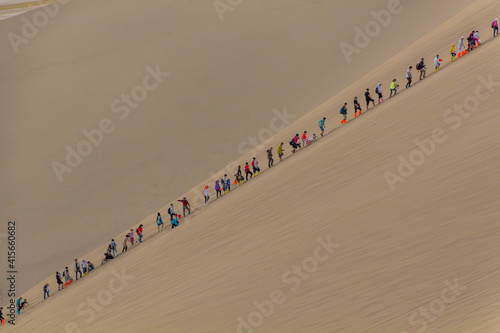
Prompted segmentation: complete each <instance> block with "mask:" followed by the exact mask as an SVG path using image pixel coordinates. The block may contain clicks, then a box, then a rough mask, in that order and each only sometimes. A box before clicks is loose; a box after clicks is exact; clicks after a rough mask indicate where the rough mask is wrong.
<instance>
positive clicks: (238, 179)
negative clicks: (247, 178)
mask: <svg viewBox="0 0 500 333" xmlns="http://www.w3.org/2000/svg"><path fill="white" fill-rule="evenodd" d="M234 176H235V177H236V180H235V184H238V185H239V184H240V183H241V182H242V181H243V179H244V178H243V174H242V173H241V165H238V171H236V173H235V175H234Z"/></svg>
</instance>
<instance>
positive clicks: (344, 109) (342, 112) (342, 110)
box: [340, 103, 347, 124]
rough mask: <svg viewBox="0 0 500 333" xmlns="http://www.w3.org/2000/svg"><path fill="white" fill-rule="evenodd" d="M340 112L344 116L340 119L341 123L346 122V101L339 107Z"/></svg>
mask: <svg viewBox="0 0 500 333" xmlns="http://www.w3.org/2000/svg"><path fill="white" fill-rule="evenodd" d="M340 114H341V115H343V116H344V119H343V120H342V121H340V123H341V124H345V123H347V103H344V106H343V107H342V108H340Z"/></svg>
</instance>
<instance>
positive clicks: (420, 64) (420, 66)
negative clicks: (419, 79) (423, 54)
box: [416, 62, 422, 71]
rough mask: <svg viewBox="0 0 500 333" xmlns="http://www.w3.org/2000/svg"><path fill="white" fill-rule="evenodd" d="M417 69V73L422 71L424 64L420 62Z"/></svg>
mask: <svg viewBox="0 0 500 333" xmlns="http://www.w3.org/2000/svg"><path fill="white" fill-rule="evenodd" d="M416 68H417V71H419V70H421V69H422V63H421V62H419V63H418V64H417V66H416Z"/></svg>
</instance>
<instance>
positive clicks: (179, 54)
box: [0, 0, 469, 291]
mask: <svg viewBox="0 0 500 333" xmlns="http://www.w3.org/2000/svg"><path fill="white" fill-rule="evenodd" d="M233 3H234V2H233ZM468 3H469V1H465V0H459V1H454V2H453V5H449V4H448V3H447V2H440V3H438V4H436V3H435V2H434V1H430V0H427V1H418V2H410V3H403V4H402V5H401V6H402V9H403V10H402V11H401V13H399V14H397V15H394V17H392V21H391V23H390V25H389V26H388V27H387V28H384V30H383V32H382V33H381V34H380V35H378V36H376V37H374V38H373V40H372V42H371V43H369V45H368V46H367V47H366V48H365V49H363V51H362V52H361V53H360V54H356V55H354V56H353V59H352V62H351V63H350V64H347V63H346V61H345V59H344V56H343V55H342V52H341V50H340V48H339V44H340V43H341V42H346V43H352V40H353V38H354V36H355V33H354V30H353V28H354V27H356V26H360V27H364V25H365V24H366V23H367V22H369V21H373V20H374V18H373V17H372V16H371V14H370V10H375V11H380V10H384V9H387V6H388V2H386V1H382V0H380V1H378V0H377V1H371V2H370V6H369V7H367V6H366V2H364V1H349V2H334V1H286V0H274V1H268V0H266V1H263V0H259V1H249V2H248V1H246V2H244V3H242V4H241V5H239V6H236V7H234V8H232V9H233V10H232V11H229V12H226V13H225V14H224V16H223V18H224V20H223V21H221V20H220V18H219V16H218V14H217V12H216V10H215V9H214V6H213V4H212V2H210V1H201V0H198V1H190V2H187V3H186V2H184V1H159V0H155V1H153V0H150V1H142V2H140V3H138V2H136V1H128V0H120V1H106V2H102V1H95V0H87V1H72V2H70V3H69V4H64V5H62V4H61V5H60V7H59V9H58V11H59V12H58V13H56V14H53V15H51V16H53V17H49V19H48V20H47V22H46V23H45V24H44V21H43V15H42V16H40V15H41V14H37V15H39V16H36V17H37V18H38V19H40V17H42V19H41V20H42V21H41V23H40V24H41V25H43V26H42V27H40V28H39V29H35V31H34V32H33V31H32V32H31V33H30V34H29V36H25V37H23V36H24V35H23V34H22V31H23V27H24V26H25V25H26V24H27V23H26V22H31V24H33V22H34V21H33V18H34V17H35V13H39V12H40V11H33V12H29V13H26V14H24V15H20V16H18V17H15V18H12V19H9V20H5V21H2V22H1V23H0V30H1V34H2V35H4V36H6V37H7V36H9V34H10V33H12V34H16V35H17V36H21V37H22V38H25V40H23V42H22V43H20V42H19V39H16V41H17V42H18V44H16V47H15V48H13V47H12V45H11V43H10V42H9V39H8V38H5V39H4V47H3V48H2V49H1V51H0V52H1V55H2V56H1V57H0V64H1V66H2V80H1V87H0V88H1V89H0V91H1V98H0V100H1V103H2V104H1V105H2V109H3V110H4V112H2V115H1V119H0V121H1V123H2V124H3V126H2V129H3V130H2V140H1V145H0V156H2V161H3V168H2V173H1V178H0V183H1V185H2V189H3V190H2V196H1V202H2V204H1V209H0V212H1V216H2V220H4V221H7V220H10V219H13V220H17V221H18V223H19V230H18V237H19V241H20V243H21V244H23V246H20V247H19V249H18V258H19V263H20V275H19V281H18V283H19V284H18V288H19V289H20V291H24V290H26V289H27V288H28V287H31V286H33V285H34V284H35V283H37V282H38V281H39V280H40V277H41V276H48V275H50V274H53V272H54V271H55V270H57V269H60V267H61V264H62V263H64V262H71V260H72V259H73V258H74V257H81V256H82V255H83V254H84V253H87V252H89V251H92V250H93V249H95V248H96V247H98V246H101V244H104V243H105V242H106V241H108V240H109V238H111V237H112V236H113V235H117V234H119V233H120V232H122V231H123V230H126V229H128V228H129V227H130V226H131V225H132V224H135V223H137V221H139V220H141V219H143V218H144V216H147V215H148V214H152V213H154V212H156V211H157V210H158V208H159V207H162V206H163V205H165V204H166V203H168V202H169V201H171V200H172V199H173V198H175V197H177V196H179V195H181V194H182V193H184V192H186V191H188V190H189V189H190V188H192V187H193V186H195V185H196V184H198V183H200V182H201V181H203V179H205V178H206V177H208V176H209V175H210V172H211V171H214V172H215V171H216V170H219V169H220V168H222V167H224V166H226V165H227V164H228V163H229V162H230V161H231V160H233V159H235V158H238V157H239V156H240V155H241V154H242V153H244V152H246V151H247V150H248V149H250V148H251V147H252V145H255V144H259V143H261V140H262V139H266V138H267V137H268V136H266V133H264V132H263V134H261V135H260V136H259V133H260V132H261V130H262V129H266V128H269V127H270V124H271V122H272V121H275V124H276V125H275V128H281V127H283V126H284V125H287V124H288V122H290V121H292V120H296V119H298V118H299V117H300V116H302V115H305V114H306V113H307V112H308V111H310V110H311V109H313V108H314V107H316V106H317V105H318V104H319V103H321V102H322V101H325V100H327V99H328V98H330V97H331V96H332V95H334V94H335V93H336V92H339V91H341V90H342V89H344V88H345V87H346V86H348V85H349V84H350V83H352V82H354V81H355V80H357V79H358V78H359V77H360V75H362V74H364V73H368V72H370V71H371V70H372V69H373V68H377V66H378V64H380V63H383V62H384V61H385V60H386V59H388V58H390V57H391V56H392V55H394V54H396V53H398V52H399V51H401V50H403V49H405V48H406V47H407V46H408V45H409V44H411V43H412V42H413V41H414V40H416V39H418V38H420V37H422V36H423V35H425V33H426V32H429V31H431V30H433V29H434V28H435V27H436V26H437V25H438V24H440V23H441V22H442V20H443V16H444V17H449V16H451V15H452V14H454V13H456V12H458V11H459V10H460V9H462V8H464V6H465V5H466V4H468ZM54 8H55V7H54ZM54 8H53V9H52V10H53V12H56V10H55V9H54ZM346 13H349V15H345V14H346ZM424 17H425V20H424V19H423V18H424ZM37 22H38V21H37ZM24 29H25V30H26V29H27V30H29V29H28V28H24ZM10 36H13V35H10ZM24 42H26V43H24ZM19 43H20V44H19ZM16 50H17V51H18V52H17V53H16V52H15V51H16ZM148 66H149V68H150V70H149V71H159V72H163V73H166V72H168V73H169V75H168V76H166V74H164V76H163V77H160V79H161V80H162V81H161V82H155V81H148V84H149V85H155V83H158V86H157V88H156V89H154V90H152V91H150V92H148V96H147V98H146V99H145V100H144V101H143V102H141V103H139V105H138V106H137V107H136V108H135V109H132V108H131V107H129V111H130V113H128V114H126V113H125V112H126V111H125V110H124V108H125V104H124V103H122V102H118V103H117V104H114V109H112V107H111V106H112V105H113V103H114V102H115V100H116V99H118V100H120V99H121V96H122V94H130V93H131V92H133V91H135V90H133V89H134V88H136V87H137V86H140V85H142V84H143V80H144V79H145V78H146V76H147V75H151V74H150V73H149V71H148V70H147V69H146V68H147V67H148ZM157 68H158V70H157ZM391 70H393V71H397V66H391ZM397 73H398V74H399V72H397ZM371 86H372V85H371ZM137 89H140V88H137ZM135 92H136V93H138V90H137V91H135ZM118 108H121V109H118ZM285 108H286V110H287V112H288V113H289V114H291V115H293V116H295V118H293V119H292V118H284V117H282V118H276V114H275V113H274V112H273V110H274V109H277V110H279V112H280V113H281V114H283V110H284V109H285ZM114 110H115V111H118V112H117V113H115V112H113V111H114ZM120 117H121V118H120ZM103 119H109V120H110V121H111V122H112V125H114V127H112V128H114V130H113V132H112V133H109V134H105V135H104V137H103V139H102V142H101V143H100V145H99V146H98V147H92V146H91V148H89V147H83V146H82V147H81V149H85V148H87V150H90V149H92V153H90V154H89V155H88V156H85V157H83V158H82V161H81V162H79V161H78V160H73V164H72V166H71V171H72V172H71V173H64V174H63V175H62V180H63V181H62V182H59V180H58V177H57V176H56V174H55V172H54V170H53V167H52V164H53V163H54V162H58V163H61V164H64V165H66V166H68V165H69V164H67V162H66V161H65V159H66V157H67V155H68V151H67V149H73V150H76V149H77V148H78V145H79V144H81V143H82V142H84V141H85V140H88V139H87V138H86V136H85V135H84V134H83V133H82V131H84V130H87V131H91V130H94V129H96V128H99V126H100V122H101V121H102V120H103ZM315 121H316V120H315ZM304 124H305V122H304ZM108 125H109V124H108ZM110 126H111V125H110ZM298 126H304V125H298ZM104 127H105V128H106V126H104ZM110 130H111V129H110ZM267 135H269V132H268V133H267ZM249 136H255V137H257V140H252V139H248V138H249ZM95 140H96V142H99V141H100V140H99V139H98V138H97V139H95ZM242 144H243V145H242ZM68 147H69V148H68ZM83 151H85V150H83ZM73 159H75V157H73ZM191 199H193V200H194V199H197V198H191ZM34 271H36V272H39V274H36V275H35V274H32V272H34Z"/></svg>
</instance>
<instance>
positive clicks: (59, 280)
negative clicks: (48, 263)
mask: <svg viewBox="0 0 500 333" xmlns="http://www.w3.org/2000/svg"><path fill="white" fill-rule="evenodd" d="M56 282H57V291H59V290H61V289H64V283H63V282H62V277H61V273H59V272H56Z"/></svg>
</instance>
